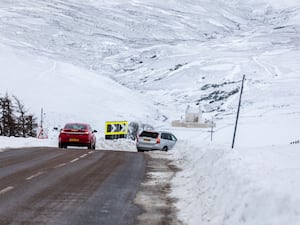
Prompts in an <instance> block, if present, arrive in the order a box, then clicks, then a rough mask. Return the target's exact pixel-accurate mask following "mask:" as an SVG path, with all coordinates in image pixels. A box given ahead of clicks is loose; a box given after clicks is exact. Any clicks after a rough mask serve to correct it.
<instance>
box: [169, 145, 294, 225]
mask: <svg viewBox="0 0 300 225" xmlns="http://www.w3.org/2000/svg"><path fill="white" fill-rule="evenodd" d="M299 150H300V146H299V145H282V146H276V147H272V146H269V147H264V148H256V147H254V148H236V149H234V150H232V149H230V148H228V149H224V146H214V145H209V144H207V143H206V144H203V143H202V144H201V145H199V147H195V146H194V145H189V142H188V141H182V142H181V143H178V145H177V146H176V149H174V151H172V157H173V158H174V160H175V161H176V165H177V166H180V167H182V168H184V169H183V171H182V172H180V173H178V174H177V176H176V177H175V178H174V183H173V190H174V192H173V195H174V197H179V199H180V200H179V202H178V203H177V207H178V208H179V209H180V212H179V215H180V218H181V219H182V220H183V221H186V222H187V224H189V225H198V224H203V225H219V224H224V225H233V224H234V225H239V224H247V225H253V224H255V225H260V224H261V225H265V224H272V225H282V224H289V225H298V224H300V209H299V205H300V193H299V190H300V180H299V177H300V151H299ZM191 215H192V216H191Z"/></svg>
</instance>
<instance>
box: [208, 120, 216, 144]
mask: <svg viewBox="0 0 300 225" xmlns="http://www.w3.org/2000/svg"><path fill="white" fill-rule="evenodd" d="M210 128H211V130H210V131H209V132H210V141H211V142H212V140H213V133H214V132H215V131H214V119H213V118H211V125H210Z"/></svg>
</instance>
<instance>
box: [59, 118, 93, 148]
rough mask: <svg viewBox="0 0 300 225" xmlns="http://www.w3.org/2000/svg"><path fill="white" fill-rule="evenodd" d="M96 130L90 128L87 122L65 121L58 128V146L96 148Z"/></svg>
mask: <svg viewBox="0 0 300 225" xmlns="http://www.w3.org/2000/svg"><path fill="white" fill-rule="evenodd" d="M95 132H97V131H96V130H92V128H91V126H90V125H89V124H84V123H67V124H66V125H65V126H64V128H63V129H61V130H60V133H59V137H58V147H59V148H67V147H68V146H86V147H88V149H95V148H96V136H95Z"/></svg>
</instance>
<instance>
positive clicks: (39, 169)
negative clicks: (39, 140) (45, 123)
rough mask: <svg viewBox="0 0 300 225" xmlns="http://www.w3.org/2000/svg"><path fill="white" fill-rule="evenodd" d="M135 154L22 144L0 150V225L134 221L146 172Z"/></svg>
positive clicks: (113, 224) (143, 160)
mask: <svg viewBox="0 0 300 225" xmlns="http://www.w3.org/2000/svg"><path fill="white" fill-rule="evenodd" d="M146 164H147V163H146V157H145V155H144V154H140V153H134V152H116V151H89V150H85V149H82V150H81V149H66V150H65V149H64V150H62V149H57V148H25V149H13V150H6V151H4V152H1V153H0V225H6V224H12V225H20V224H24V225H25V224H26V225H32V224H36V225H37V224H38V225H41V224H47V225H48V224H51V225H71V224H72V225H93V224H97V225H98V224H105V225H110V224H111V225H117V224H136V223H137V222H136V220H137V216H138V215H139V214H141V213H142V209H141V208H140V207H139V206H137V205H135V204H134V198H135V196H136V194H137V192H138V190H139V186H140V184H141V182H142V181H143V179H144V176H145V172H146Z"/></svg>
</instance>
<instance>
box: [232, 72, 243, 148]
mask: <svg viewBox="0 0 300 225" xmlns="http://www.w3.org/2000/svg"><path fill="white" fill-rule="evenodd" d="M244 81H245V74H244V75H243V80H242V88H241V92H240V99H239V106H238V110H237V114H236V120H235V126H234V134H233V140H232V146H231V148H234V142H235V135H236V129H237V124H238V120H239V115H240V108H241V101H242V94H243V88H244Z"/></svg>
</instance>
